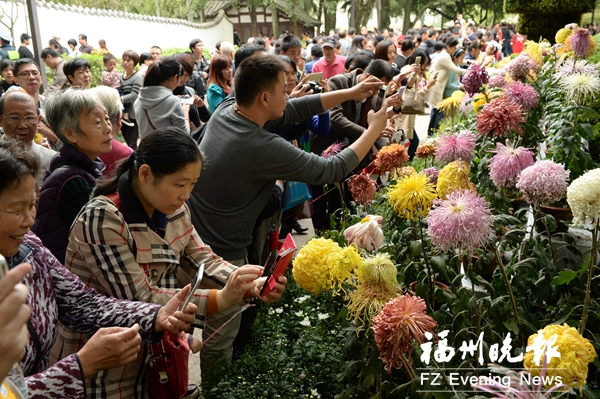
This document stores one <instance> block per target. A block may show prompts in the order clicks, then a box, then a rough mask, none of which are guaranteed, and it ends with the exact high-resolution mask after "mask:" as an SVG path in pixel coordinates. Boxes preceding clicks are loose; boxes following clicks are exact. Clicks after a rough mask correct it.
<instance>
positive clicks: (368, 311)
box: [346, 284, 400, 334]
mask: <svg viewBox="0 0 600 399" xmlns="http://www.w3.org/2000/svg"><path fill="white" fill-rule="evenodd" d="M398 292H400V291H398ZM397 295H398V293H394V294H390V293H389V292H384V291H379V290H377V289H375V288H372V287H369V286H366V285H362V284H361V285H359V286H358V287H357V288H356V290H355V291H352V292H351V293H350V295H348V304H347V305H346V308H347V309H348V319H349V320H352V321H353V322H354V323H356V324H358V325H359V326H361V327H364V326H365V325H367V324H370V323H371V320H373V316H375V315H376V314H377V313H379V311H380V310H381V309H382V308H383V306H384V305H385V304H386V303H388V302H389V301H390V300H391V299H393V298H395V297H396V296H397ZM359 331H360V329H357V330H356V333H357V334H358V333H359Z"/></svg>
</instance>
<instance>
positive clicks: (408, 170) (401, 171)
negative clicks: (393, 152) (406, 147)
mask: <svg viewBox="0 0 600 399" xmlns="http://www.w3.org/2000/svg"><path fill="white" fill-rule="evenodd" d="M413 173H417V171H416V170H415V168H413V167H412V166H403V167H401V168H396V169H394V170H392V173H390V178H391V179H394V180H399V179H404V178H405V177H406V176H410V175H412V174H413Z"/></svg>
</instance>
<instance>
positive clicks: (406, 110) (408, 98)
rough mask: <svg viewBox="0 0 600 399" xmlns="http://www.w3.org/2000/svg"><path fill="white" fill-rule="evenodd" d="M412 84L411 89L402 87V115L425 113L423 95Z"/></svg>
mask: <svg viewBox="0 0 600 399" xmlns="http://www.w3.org/2000/svg"><path fill="white" fill-rule="evenodd" d="M416 86H417V85H414V86H413V87H412V88H411V89H409V88H408V87H407V88H406V89H404V93H403V94H402V114H403V115H425V114H426V113H425V96H424V95H423V94H422V93H419V91H418V90H417V88H416Z"/></svg>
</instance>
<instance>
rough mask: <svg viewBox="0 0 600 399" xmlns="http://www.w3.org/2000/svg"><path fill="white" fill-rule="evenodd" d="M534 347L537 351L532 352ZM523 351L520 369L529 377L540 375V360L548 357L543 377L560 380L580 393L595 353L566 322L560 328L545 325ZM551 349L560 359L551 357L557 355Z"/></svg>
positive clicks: (584, 339) (532, 337)
mask: <svg viewBox="0 0 600 399" xmlns="http://www.w3.org/2000/svg"><path fill="white" fill-rule="evenodd" d="M555 339H556V341H554V340H555ZM546 343H548V345H546ZM533 348H537V349H539V350H536V351H534V350H533ZM526 350H527V352H526V353H525V356H524V357H523V366H524V367H525V368H526V369H527V371H529V372H530V373H531V375H535V376H539V375H540V372H541V368H542V362H543V358H544V355H546V356H547V358H548V365H547V369H546V376H548V377H561V379H562V382H563V384H566V385H569V386H570V387H579V389H580V391H581V389H582V387H583V385H584V384H585V382H586V379H587V375H588V365H589V363H591V362H593V361H594V359H595V358H596V351H595V350H594V347H593V346H592V344H590V341H589V340H588V339H586V338H583V337H582V336H581V334H579V332H578V331H577V330H576V329H575V328H573V327H569V325H568V324H566V323H565V324H563V325H562V326H561V325H558V324H552V325H549V326H546V327H545V328H544V329H543V330H539V331H538V332H537V334H533V335H532V336H530V337H529V339H528V340H527V349H526ZM554 350H556V352H558V353H559V354H560V357H558V356H556V357H555V356H551V354H553V355H555V354H556V353H555V352H554ZM536 355H537V356H536ZM553 381H555V379H554V378H553Z"/></svg>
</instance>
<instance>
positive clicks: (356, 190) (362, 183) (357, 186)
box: [348, 174, 377, 206]
mask: <svg viewBox="0 0 600 399" xmlns="http://www.w3.org/2000/svg"><path fill="white" fill-rule="evenodd" d="M348 189H349V190H350V193H351V194H352V199H353V200H354V202H356V203H357V204H358V205H362V206H368V205H369V204H371V202H373V199H374V198H375V193H376V192H377V184H376V183H375V182H374V181H373V179H370V178H369V177H368V176H365V175H363V174H356V175H354V176H352V177H351V178H350V180H348Z"/></svg>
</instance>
